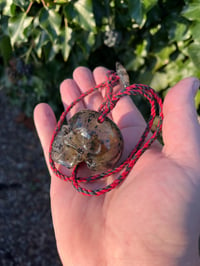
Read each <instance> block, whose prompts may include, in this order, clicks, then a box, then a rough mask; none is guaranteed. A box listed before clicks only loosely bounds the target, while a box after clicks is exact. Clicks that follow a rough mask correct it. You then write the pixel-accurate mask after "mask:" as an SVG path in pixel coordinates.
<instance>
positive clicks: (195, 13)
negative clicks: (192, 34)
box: [182, 0, 200, 21]
mask: <svg viewBox="0 0 200 266" xmlns="http://www.w3.org/2000/svg"><path fill="white" fill-rule="evenodd" d="M199 14H200V0H196V1H195V2H194V3H190V4H189V5H188V7H187V8H186V9H185V10H184V11H183V12H182V15H183V16H184V17H186V18H187V19H189V20H198V21H200V16H199Z"/></svg>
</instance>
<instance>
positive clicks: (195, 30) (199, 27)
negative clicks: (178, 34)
mask: <svg viewBox="0 0 200 266" xmlns="http://www.w3.org/2000/svg"><path fill="white" fill-rule="evenodd" d="M190 31H191V34H192V37H193V40H195V41H198V42H200V34H199V32H200V22H196V23H194V24H193V25H192V26H191V27H190Z"/></svg>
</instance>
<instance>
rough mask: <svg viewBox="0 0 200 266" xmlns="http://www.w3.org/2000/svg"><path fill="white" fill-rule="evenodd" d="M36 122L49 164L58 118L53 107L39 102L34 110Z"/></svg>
mask: <svg viewBox="0 0 200 266" xmlns="http://www.w3.org/2000/svg"><path fill="white" fill-rule="evenodd" d="M34 122H35V126H36V130H37V133H38V136H39V139H40V142H41V145H42V148H43V151H44V156H45V160H46V163H47V166H48V168H49V171H50V165H49V145H50V142H51V138H52V135H53V132H54V129H55V127H56V118H55V115H54V113H53V110H52V109H51V107H50V106H49V105H48V104H46V103H41V104H38V105H37V106H36V107H35V110H34Z"/></svg>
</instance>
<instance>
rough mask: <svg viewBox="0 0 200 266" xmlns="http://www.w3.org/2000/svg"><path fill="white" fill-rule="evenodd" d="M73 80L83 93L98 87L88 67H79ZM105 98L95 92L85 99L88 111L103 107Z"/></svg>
mask: <svg viewBox="0 0 200 266" xmlns="http://www.w3.org/2000/svg"><path fill="white" fill-rule="evenodd" d="M73 78H74V80H75V81H76V83H77V85H78V86H79V88H80V91H81V92H82V93H83V92H85V91H87V90H89V89H90V88H93V87H95V86H96V82H95V80H94V77H93V74H92V72H91V71H90V70H89V69H88V68H86V67H78V68H76V69H75V70H74V73H73ZM102 100H103V97H102V95H101V93H100V92H99V91H97V92H94V93H92V94H90V95H88V96H87V97H85V98H84V102H85V104H86V106H87V108H88V109H91V110H97V109H98V107H99V106H100V105H101V103H102Z"/></svg>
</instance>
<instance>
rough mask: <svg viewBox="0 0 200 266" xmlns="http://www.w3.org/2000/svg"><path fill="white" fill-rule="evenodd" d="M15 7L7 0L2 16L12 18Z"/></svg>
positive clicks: (11, 1) (11, 0) (10, 0)
mask: <svg viewBox="0 0 200 266" xmlns="http://www.w3.org/2000/svg"><path fill="white" fill-rule="evenodd" d="M15 10H16V5H14V4H13V0H7V1H6V3H5V6H4V8H3V15H5V16H9V17H12V16H14V15H15Z"/></svg>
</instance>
